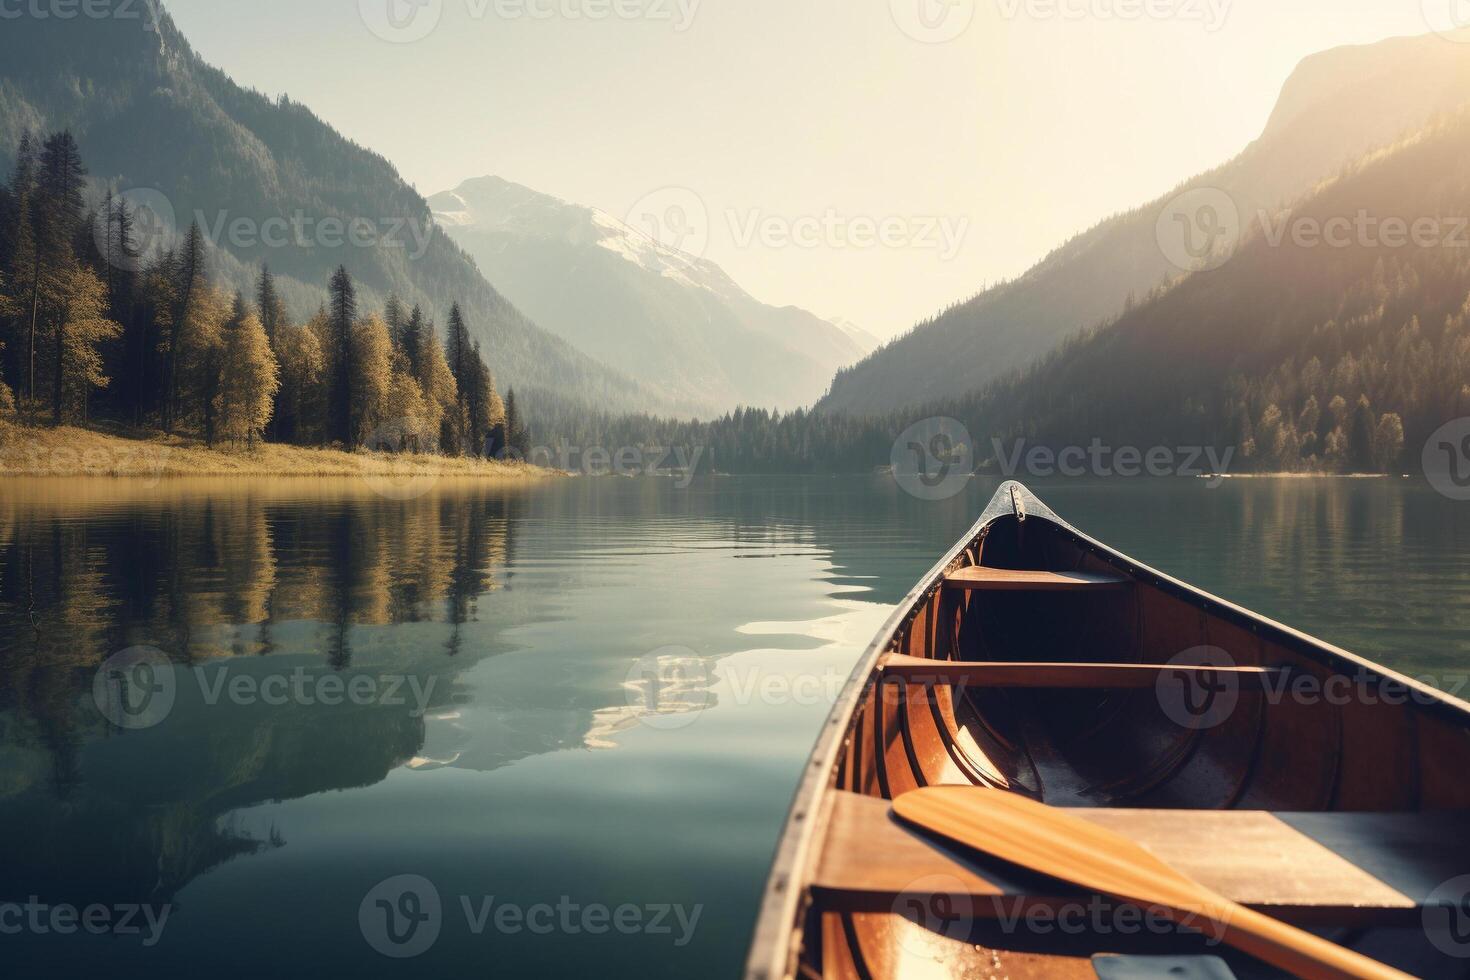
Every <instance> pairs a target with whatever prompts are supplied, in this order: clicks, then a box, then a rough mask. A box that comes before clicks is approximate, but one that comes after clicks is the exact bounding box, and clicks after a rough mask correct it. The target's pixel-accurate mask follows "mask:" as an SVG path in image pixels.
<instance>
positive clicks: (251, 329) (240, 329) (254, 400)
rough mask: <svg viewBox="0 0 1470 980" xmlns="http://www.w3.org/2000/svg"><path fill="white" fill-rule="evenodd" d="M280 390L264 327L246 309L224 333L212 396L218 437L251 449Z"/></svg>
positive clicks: (267, 418) (267, 420) (265, 423)
mask: <svg viewBox="0 0 1470 980" xmlns="http://www.w3.org/2000/svg"><path fill="white" fill-rule="evenodd" d="M280 388H281V379H280V370H279V367H278V365H277V364H276V357H275V355H274V354H273V353H271V346H270V341H269V340H268V339H267V338H266V335H265V327H264V326H263V325H262V324H261V322H260V318H259V317H258V316H256V314H255V313H254V311H251V310H246V311H244V315H243V316H240V317H237V318H232V319H231V321H230V324H229V326H228V328H227V329H226V330H225V339H224V366H223V368H222V369H221V371H220V384H219V393H218V394H217V395H216V396H215V400H216V411H217V413H218V415H219V434H220V436H221V437H223V438H225V439H230V440H232V441H235V442H246V443H249V444H250V445H252V446H253V445H254V444H255V440H256V438H257V437H259V436H260V435H261V434H263V433H264V432H265V428H266V426H268V425H270V421H271V412H272V411H273V409H274V408H275V399H276V392H277V391H279V390H280Z"/></svg>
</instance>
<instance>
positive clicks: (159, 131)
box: [0, 0, 659, 408]
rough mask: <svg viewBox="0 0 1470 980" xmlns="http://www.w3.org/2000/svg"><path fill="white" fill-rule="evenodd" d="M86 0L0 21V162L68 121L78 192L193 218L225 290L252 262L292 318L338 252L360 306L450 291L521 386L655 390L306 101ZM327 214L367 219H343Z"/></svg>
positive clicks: (441, 311) (130, 11)
mask: <svg viewBox="0 0 1470 980" xmlns="http://www.w3.org/2000/svg"><path fill="white" fill-rule="evenodd" d="M88 9H89V11H92V13H91V14H89V15H88V16H85V17H83V16H78V17H72V18H67V19H60V18H54V17H52V18H37V17H20V18H12V19H7V20H6V21H5V22H4V29H3V30H0V167H3V168H4V169H5V170H8V169H9V168H10V167H11V166H13V164H14V162H15V153H16V148H17V147H18V146H19V143H20V138H21V135H22V134H23V133H25V132H31V133H33V134H43V133H47V132H52V131H59V130H69V131H70V132H71V134H72V135H73V136H74V137H75V139H76V141H77V144H78V146H79V147H80V151H81V153H82V154H83V156H84V157H85V159H86V161H87V164H88V167H89V168H90V183H89V197H90V198H91V199H92V201H93V202H94V203H95V201H96V200H97V199H98V198H99V197H100V195H101V193H102V191H103V190H104V189H106V188H111V189H113V190H118V191H126V190H129V189H132V188H151V189H156V190H158V191H161V192H162V194H163V195H164V196H165V197H166V198H167V200H168V202H169V204H170V205H171V207H172V210H173V211H174V213H175V215H176V219H177V220H176V228H175V231H176V232H177V233H178V234H179V235H180V236H182V234H183V232H184V231H185V230H186V229H187V227H188V226H189V224H190V223H191V222H192V221H195V220H198V221H199V224H200V226H201V228H202V230H203V231H204V232H205V236H206V239H207V241H208V245H209V247H210V251H211V253H212V257H213V275H214V277H215V278H216V279H217V280H218V281H219V282H220V283H221V284H222V285H224V286H226V287H227V288H230V287H233V288H246V287H249V286H250V285H251V283H252V280H253V278H254V276H255V274H256V270H257V269H258V267H259V266H260V265H261V264H269V265H270V266H271V267H272V269H274V270H275V271H276V273H277V280H278V284H279V292H280V295H281V297H282V300H283V302H284V303H285V304H286V307H287V309H288V310H289V312H290V313H291V315H292V316H293V317H296V318H297V319H305V318H306V317H309V316H310V315H312V313H314V312H315V310H316V309H317V307H318V306H320V304H321V303H322V302H323V301H324V300H325V299H326V298H327V294H326V290H325V284H326V283H327V281H328V280H329V279H330V277H331V275H332V274H333V272H334V271H335V270H336V269H337V268H338V267H339V266H342V267H345V268H347V269H348V271H349V272H350V273H351V275H352V276H353V278H354V279H355V281H356V282H357V283H358V285H359V288H360V291H361V294H362V298H363V300H364V302H365V303H368V304H371V305H376V306H381V305H382V304H383V303H385V302H386V299H387V297H388V296H389V295H390V294H395V293H396V294H397V295H398V296H400V297H401V298H402V299H403V301H404V302H405V303H407V304H409V305H413V304H418V305H420V306H421V307H422V308H423V310H424V311H425V313H426V315H428V316H431V317H435V318H437V319H438V320H439V321H440V322H444V321H445V320H446V319H447V317H448V315H449V307H450V305H451V303H453V302H455V301H458V302H459V303H460V304H461V306H462V309H463V312H464V316H465V319H466V321H467V322H468V323H469V324H470V329H471V330H472V332H473V333H474V336H475V338H476V339H477V340H479V341H480V342H481V343H482V345H483V346H484V348H485V350H486V351H487V353H488V354H489V355H490V356H491V358H492V359H493V360H494V361H495V363H496V365H497V369H498V370H499V371H500V373H501V377H502V378H504V379H506V380H509V381H510V382H512V383H515V384H518V385H520V386H522V388H523V389H526V388H542V389H556V390H559V391H560V392H563V393H572V394H574V395H575V397H578V398H583V399H586V400H587V401H588V402H589V403H595V404H600V405H613V406H620V407H626V408H634V407H648V406H651V405H657V404H659V402H658V400H657V399H656V398H652V397H650V396H648V394H647V392H645V391H644V390H643V389H642V387H641V386H640V385H639V384H638V383H637V382H635V381H633V380H632V379H630V378H628V377H626V376H623V375H621V374H618V373H617V372H614V371H611V370H610V369H607V368H605V367H604V366H603V365H601V364H599V363H597V362H596V361H594V360H593V359H591V358H589V357H586V356H585V355H583V354H581V353H580V352H578V351H576V350H575V349H574V348H572V347H571V346H570V345H568V344H567V343H565V342H564V341H562V340H561V339H559V338H556V337H554V336H552V335H550V334H548V333H546V332H545V331H542V330H540V329H539V328H537V327H536V326H535V325H534V324H533V323H531V322H530V321H529V320H528V319H527V318H526V317H524V316H522V315H521V314H520V313H519V312H518V311H517V310H516V309H515V308H514V307H513V306H512V305H511V304H510V303H508V302H507V301H506V300H505V299H504V298H503V297H502V296H501V295H500V294H499V293H497V292H496V291H495V289H494V288H493V287H492V286H491V285H490V284H489V283H487V282H486V281H485V279H484V277H483V276H481V275H480V273H479V271H478V270H477V269H476V268H475V266H474V263H473V262H472V261H470V260H469V258H468V257H467V256H465V255H464V253H463V252H461V251H460V249H459V248H458V247H457V246H456V245H454V244H453V243H452V242H451V241H449V239H448V238H447V237H446V236H445V235H444V234H443V233H442V231H440V230H438V229H437V228H435V227H434V226H433V224H432V221H431V218H430V214H429V209H428V205H427V204H426V202H425V201H424V199H423V198H422V197H421V196H420V195H419V194H418V193H417V192H416V191H415V190H414V189H413V188H412V187H410V186H409V185H408V184H407V183H406V182H405V181H404V180H403V179H402V178H401V177H400V176H399V175H398V173H397V172H396V170H395V169H394V168H393V166H392V165H391V164H389V163H388V162H387V161H386V160H384V159H383V158H382V157H380V156H378V155H377V154H375V153H372V152H370V151H368V150H366V149H364V148H363V147H360V146H357V145H356V144H354V143H352V142H350V141H349V140H347V139H345V138H343V137H342V136H341V135H340V134H338V133H337V132H336V131H335V130H333V129H332V128H331V127H330V126H328V125H327V124H325V123H324V122H322V121H321V120H320V119H318V118H317V117H316V116H314V115H313V114H312V113H311V111H310V110H308V109H307V108H306V107H304V106H302V105H300V104H298V103H294V102H291V101H288V100H286V99H282V100H279V101H273V100H270V99H267V98H266V97H265V96H263V95H262V94H260V93H258V92H253V91H247V90H245V89H242V88H240V87H239V86H237V85H236V84H235V83H234V82H232V81H231V80H230V79H229V78H228V77H227V76H226V75H225V74H224V73H223V72H221V71H219V70H217V69H215V68H213V67H211V66H209V65H207V64H205V63H204V62H203V61H202V60H201V59H200V58H199V57H198V55H196V54H195V53H194V51H193V50H192V49H191V48H190V46H189V44H188V42H187V41H186V40H185V39H184V37H183V36H182V35H181V34H180V33H179V31H178V30H177V29H176V28H175V26H174V24H173V22H172V20H171V19H170V18H169V16H168V14H167V12H166V11H163V10H162V7H161V4H159V3H148V4H143V3H136V2H122V0H97V2H94V3H91V4H89V8H88ZM98 10H110V11H112V13H113V14H114V16H97V15H96V11H98ZM155 11H157V14H158V20H157V22H155V20H154V16H155V14H154V12H155ZM237 221H239V222H242V224H241V225H239V226H236V225H235V222H237ZM281 221H285V222H288V223H290V224H291V226H292V230H291V231H289V232H287V233H286V237H285V238H284V239H282V238H281V237H280V236H279V235H277V236H276V237H274V238H273V237H272V236H271V233H270V232H271V229H270V226H269V225H268V224H267V223H269V222H281ZM334 222H336V223H339V224H336V225H335V226H334V224H333V223H334ZM344 225H345V226H347V227H349V228H357V229H370V231H369V232H368V233H367V234H365V235H356V236H354V235H353V234H352V233H348V234H346V235H344V234H343V233H342V231H340V230H339V229H340V228H341V227H343V226H344ZM239 228H243V229H244V231H243V233H242V232H240V231H239Z"/></svg>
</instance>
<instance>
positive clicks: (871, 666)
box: [745, 483, 1061, 980]
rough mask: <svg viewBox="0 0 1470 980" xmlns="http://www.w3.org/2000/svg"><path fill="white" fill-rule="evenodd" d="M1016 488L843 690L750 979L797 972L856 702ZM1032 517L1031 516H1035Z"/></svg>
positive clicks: (791, 824) (758, 934)
mask: <svg viewBox="0 0 1470 980" xmlns="http://www.w3.org/2000/svg"><path fill="white" fill-rule="evenodd" d="M1012 487H1014V488H1016V489H1017V490H1019V491H1020V494H1021V496H1024V497H1030V492H1029V491H1027V490H1026V489H1025V487H1023V486H1021V484H1019V483H1015V484H1011V483H1008V484H1006V485H1004V486H1002V487H1001V488H1000V491H999V492H998V493H997V494H996V496H995V499H994V500H992V501H991V503H990V506H989V507H987V508H986V509H985V512H984V513H983V514H982V515H981V516H980V519H979V520H978V521H976V523H975V525H974V527H972V528H971V529H970V530H969V531H968V532H967V533H966V534H965V536H964V537H963V538H961V539H960V541H959V542H958V543H957V544H955V546H954V547H953V548H951V549H950V550H949V552H948V553H947V554H946V555H945V556H944V557H943V558H941V559H940V560H939V561H938V563H936V564H935V566H934V567H933V568H932V569H930V570H929V572H928V573H927V574H926V575H925V576H924V577H923V578H921V579H920V580H919V583H918V584H917V585H915V586H914V588H913V589H911V590H910V591H909V593H908V595H906V596H905V597H904V598H903V600H902V601H901V602H900V603H899V605H898V607H897V608H896V609H895V610H894V611H893V614H892V615H891V616H889V617H888V620H887V621H886V622H885V623H884V624H883V628H882V629H881V630H879V631H878V636H877V637H876V638H875V639H874V640H873V642H872V643H871V644H870V645H869V646H868V649H867V652H866V653H864V654H863V656H862V657H861V658H859V660H858V662H857V665H856V666H855V667H854V668H853V671H852V673H851V674H850V675H849V677H848V679H847V683H846V684H844V685H843V688H842V691H841V693H840V694H839V695H838V698H837V703H836V704H835V705H834V706H833V708H832V713H831V714H830V715H829V716H828V718H827V721H826V722H825V723H824V724H823V726H822V732H821V734H820V735H819V736H818V737H817V744H816V746H815V747H814V748H813V750H812V754H811V756H810V757H809V758H808V760H807V764H806V768H805V769H804V770H803V772H802V776H801V782H800V784H799V785H798V787H797V790H796V795H795V798H794V799H793V801H792V805H791V809H790V811H789V812H788V815H787V818H786V824H785V827H784V828H783V830H782V832H781V837H780V841H779V843H778V844H777V847H776V855H775V860H774V862H773V864H772V866H771V873H770V876H769V877H768V879H767V882H766V887H765V891H764V892H763V897H762V900H761V908H760V914H759V916H758V918H757V919H756V927H755V934H754V937H753V939H752V941H751V947H750V957H749V959H748V960H747V962H746V969H745V976H746V978H747V980H777V978H783V977H788V976H791V975H793V974H794V973H795V965H796V963H795V960H796V957H797V955H798V953H799V947H798V944H797V942H796V935H797V931H798V930H799V929H800V928H801V918H802V913H803V911H804V910H803V909H802V905H803V903H804V902H805V901H807V896H806V881H807V880H808V879H809V878H810V876H811V874H810V873H811V871H812V869H813V868H814V867H815V864H816V859H817V857H818V855H817V854H816V853H815V848H816V846H817V845H818V844H819V843H820V842H821V841H822V840H823V839H824V838H825V836H826V829H827V824H828V821H829V819H830V817H831V802H832V801H831V800H830V799H827V797H828V796H829V794H828V792H827V791H828V789H829V788H830V785H831V783H832V777H833V772H834V770H835V769H836V766H837V756H838V753H839V752H840V750H841V748H842V744H843V742H844V740H846V738H847V736H848V734H849V732H850V731H851V730H852V722H853V718H854V716H855V715H856V714H857V709H858V705H860V704H861V703H862V702H863V695H864V694H865V692H866V691H867V690H868V688H869V686H870V685H872V684H873V683H874V680H875V678H876V677H877V675H878V661H879V660H880V659H881V658H882V657H883V655H884V654H886V653H887V652H888V648H889V647H890V646H892V644H893V640H894V638H895V637H896V636H897V635H898V633H899V631H900V630H901V629H903V628H904V627H905V626H906V625H907V624H908V623H909V621H910V620H911V619H912V618H913V616H914V613H915V612H916V611H917V610H918V608H919V606H920V604H921V603H922V602H924V601H925V600H926V599H928V598H930V597H931V596H932V595H934V594H935V593H936V592H938V591H940V590H942V589H943V588H944V577H945V575H946V574H947V573H948V572H949V570H950V568H951V566H953V565H954V563H955V562H956V561H958V560H959V559H960V558H961V557H962V556H963V555H964V554H965V552H966V551H968V550H969V549H970V548H972V547H974V546H975V545H976V544H978V543H979V541H980V540H981V538H983V537H984V536H985V534H986V532H988V531H989V529H990V527H991V526H992V525H993V524H995V523H996V522H997V521H998V520H1001V519H1003V518H1006V517H1011V516H1014V514H1015V512H1014V510H1013V509H1012V499H1013V498H1012V495H1011V493H1010V492H1009V491H1010V489H1011V488H1012ZM1028 503H1029V504H1033V505H1034V506H1035V507H1036V508H1037V509H1038V510H1039V511H1041V512H1042V513H1043V514H1045V515H1047V516H1049V517H1051V518H1053V519H1055V520H1056V521H1058V522H1059V523H1061V519H1060V518H1057V517H1056V515H1055V514H1052V513H1051V511H1050V510H1048V509H1047V507H1046V505H1045V504H1042V503H1041V502H1040V501H1039V500H1036V499H1035V498H1034V497H1031V499H1030V500H1029V501H1028ZM1030 513H1031V514H1033V515H1034V514H1036V511H1031V512H1030ZM1028 516H1029V515H1028Z"/></svg>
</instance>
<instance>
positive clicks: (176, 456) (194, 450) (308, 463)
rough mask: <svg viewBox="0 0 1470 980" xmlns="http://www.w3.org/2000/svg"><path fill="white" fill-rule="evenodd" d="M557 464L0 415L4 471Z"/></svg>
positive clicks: (294, 471)
mask: <svg viewBox="0 0 1470 980" xmlns="http://www.w3.org/2000/svg"><path fill="white" fill-rule="evenodd" d="M558 475H560V474H558V473H557V472H556V471H554V470H548V469H545V468H543V467H539V466H531V465H529V464H526V463H518V462H501V461H499V460H482V459H467V458H461V457H450V456H428V455H425V456H413V455H392V454H386V453H369V452H365V451H364V452H356V453H347V452H342V451H340V450H336V449H309V448H305V447H301V446H285V445H278V444H274V443H259V444H257V445H256V446H254V447H253V448H248V447H245V446H238V447H235V446H220V447H216V448H214V449H210V448H209V447H207V446H205V445H204V443H202V442H201V441H199V440H197V439H189V438H185V437H182V436H166V435H162V434H158V433H149V434H146V435H144V434H141V433H140V434H138V435H136V436H134V435H131V434H122V433H117V432H100V431H97V430H94V429H82V428H76V427H71V426H63V427H60V428H28V427H26V426H20V425H15V424H14V423H11V422H4V421H0V477H21V476H26V477H75V476H105V477H141V478H146V479H159V478H162V477H188V476H293V477H300V476H307V477H310V476H320V477H339V476H348V477H350V476H364V477H384V478H389V479H413V478H416V477H473V478H482V479H494V480H540V479H547V478H550V477H554V476H558Z"/></svg>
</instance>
